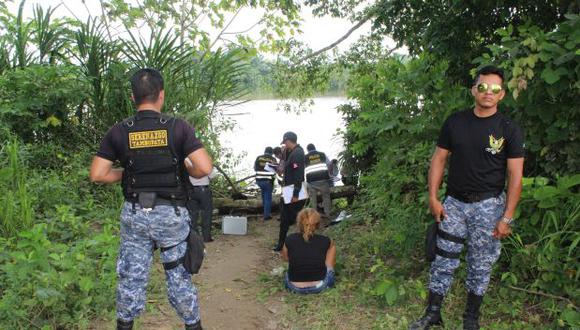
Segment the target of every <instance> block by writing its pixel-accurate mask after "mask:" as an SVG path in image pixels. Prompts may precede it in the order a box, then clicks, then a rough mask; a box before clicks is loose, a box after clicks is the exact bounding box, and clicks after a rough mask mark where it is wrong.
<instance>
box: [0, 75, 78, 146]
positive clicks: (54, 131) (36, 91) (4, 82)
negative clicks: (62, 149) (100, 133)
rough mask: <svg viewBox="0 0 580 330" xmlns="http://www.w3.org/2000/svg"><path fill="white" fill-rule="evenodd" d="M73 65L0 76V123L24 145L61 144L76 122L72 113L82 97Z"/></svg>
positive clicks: (68, 136)
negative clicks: (52, 142) (36, 143)
mask: <svg viewBox="0 0 580 330" xmlns="http://www.w3.org/2000/svg"><path fill="white" fill-rule="evenodd" d="M86 91H87V87H86V84H85V81H84V80H82V79H80V78H79V71H78V70H77V69H76V68H75V67H74V66H68V65H67V66H60V65H59V66H45V65H32V66H29V67H26V68H19V69H15V70H10V71H7V72H5V73H4V74H3V75H1V76H0V121H2V122H4V123H5V125H7V126H8V128H9V129H10V130H11V131H12V132H14V133H15V134H16V135H17V136H19V137H20V138H22V139H23V140H24V141H25V142H39V143H42V142H47V141H55V140H56V141H58V142H61V143H62V142H64V141H66V139H68V138H70V134H71V131H73V130H74V129H75V124H76V123H78V119H75V117H72V116H71V112H72V110H76V107H77V106H78V105H79V104H81V102H82V100H83V99H84V98H85V97H86Z"/></svg>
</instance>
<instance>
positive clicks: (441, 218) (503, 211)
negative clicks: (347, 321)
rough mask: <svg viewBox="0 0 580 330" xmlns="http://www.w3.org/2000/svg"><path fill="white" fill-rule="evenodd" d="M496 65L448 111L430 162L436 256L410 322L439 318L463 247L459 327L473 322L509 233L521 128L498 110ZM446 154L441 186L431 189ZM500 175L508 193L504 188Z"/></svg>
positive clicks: (419, 325) (438, 321)
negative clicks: (461, 104)
mask: <svg viewBox="0 0 580 330" xmlns="http://www.w3.org/2000/svg"><path fill="white" fill-rule="evenodd" d="M502 83H503V71H502V70H501V69H499V68H497V67H494V66H486V67H483V68H481V69H480V70H479V71H478V72H477V75H476V77H475V83H474V84H473V86H472V88H471V94H472V95H473V98H474V101H475V106H474V107H473V108H472V109H468V110H465V111H460V112H456V113H454V114H452V115H451V116H449V118H447V120H446V121H445V123H444V124H443V128H442V129H441V133H440V136H439V139H438V141H437V147H436V149H435V152H434V154H433V157H432V159H431V167H430V169H429V208H430V209H431V213H432V214H433V216H434V217H435V220H436V221H437V222H438V223H439V225H438V231H437V247H436V252H435V253H436V256H435V260H433V262H432V263H431V270H430V281H429V298H428V299H429V300H428V306H427V309H426V311H425V314H424V315H423V317H422V318H421V319H419V320H417V321H415V322H414V323H412V324H411V326H410V329H429V328H430V327H431V326H434V325H442V324H443V320H442V318H441V304H442V302H443V298H444V296H445V295H446V294H447V292H448V290H449V287H450V286H451V283H452V281H453V273H454V272H455V269H456V268H457V267H458V266H459V263H460V260H459V257H460V254H461V251H462V250H463V247H464V246H467V249H466V251H467V254H466V261H467V279H466V283H465V286H466V288H467V291H468V293H467V304H466V308H465V313H464V314H463V328H464V329H469V330H471V329H479V315H480V312H479V309H480V306H481V303H482V300H483V295H484V294H485V291H486V289H487V286H488V284H489V279H490V276H491V270H492V267H493V264H494V263H495V262H496V261H497V259H498V258H499V254H500V248H501V243H500V240H501V239H503V238H505V237H507V236H509V235H510V233H511V228H510V225H511V222H512V221H513V216H514V213H515V210H516V206H517V203H518V201H519V198H520V193H521V189H522V183H521V181H522V173H523V164H524V147H523V134H522V131H521V129H520V127H519V126H518V125H517V124H516V123H514V122H513V121H512V120H510V119H509V118H507V117H506V116H504V115H503V114H502V113H500V112H498V108H497V105H498V103H499V102H500V101H501V100H502V99H503V97H504V96H505V91H504V89H503V87H502ZM447 158H449V170H448V177H447V191H446V197H445V201H444V203H443V204H442V203H441V202H440V201H439V199H438V191H439V187H440V185H441V181H442V179H443V173H444V169H445V165H446V162H447ZM506 174H507V178H508V184H507V193H506V191H504V189H505V182H506Z"/></svg>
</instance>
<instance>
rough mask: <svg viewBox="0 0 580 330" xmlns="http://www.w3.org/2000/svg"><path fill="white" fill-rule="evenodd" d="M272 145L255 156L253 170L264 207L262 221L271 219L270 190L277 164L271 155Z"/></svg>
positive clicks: (272, 188)
mask: <svg viewBox="0 0 580 330" xmlns="http://www.w3.org/2000/svg"><path fill="white" fill-rule="evenodd" d="M272 153H273V149H272V147H266V149H265V150H264V154H263V155H260V156H258V157H257V158H256V161H255V162H254V171H255V172H256V184H257V185H258V187H260V191H261V192H262V206H263V209H264V221H267V220H270V219H272V215H271V211H272V192H273V191H274V178H275V177H276V168H277V167H278V164H277V162H276V158H274V156H272Z"/></svg>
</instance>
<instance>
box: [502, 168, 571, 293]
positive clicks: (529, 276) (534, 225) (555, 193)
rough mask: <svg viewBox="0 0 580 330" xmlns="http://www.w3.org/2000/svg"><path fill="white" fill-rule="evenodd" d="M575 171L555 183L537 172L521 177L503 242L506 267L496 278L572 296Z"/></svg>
mask: <svg viewBox="0 0 580 330" xmlns="http://www.w3.org/2000/svg"><path fill="white" fill-rule="evenodd" d="M578 185H580V174H577V175H575V176H571V177H561V178H559V179H558V181H557V183H556V184H555V185H549V184H548V180H547V179H545V178H541V177H536V178H529V179H525V180H524V191H523V194H522V200H521V202H520V204H519V208H518V219H519V221H518V223H517V227H516V232H515V233H514V235H513V236H512V237H511V238H510V239H509V241H508V243H507V244H505V245H504V247H505V250H506V254H507V255H506V257H507V258H505V259H503V260H504V262H506V266H507V267H508V268H509V273H504V274H503V275H502V279H504V280H506V281H507V282H508V283H511V284H513V285H517V284H519V283H520V282H523V283H527V284H528V285H529V286H530V287H531V288H533V289H536V290H539V291H543V292H551V293H553V294H557V295H562V296H569V297H578V296H579V295H580V292H579V291H578V286H577V282H578V280H579V279H580V265H579V264H578V253H579V252H578V248H579V247H578V243H580V193H578V189H577V188H578Z"/></svg>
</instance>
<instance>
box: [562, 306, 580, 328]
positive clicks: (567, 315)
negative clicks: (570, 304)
mask: <svg viewBox="0 0 580 330" xmlns="http://www.w3.org/2000/svg"><path fill="white" fill-rule="evenodd" d="M561 317H562V319H563V320H564V321H565V322H566V323H567V324H568V325H570V326H572V327H577V326H580V313H578V312H576V311H574V310H572V309H566V310H565V311H564V312H563V313H562V315H561Z"/></svg>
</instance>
